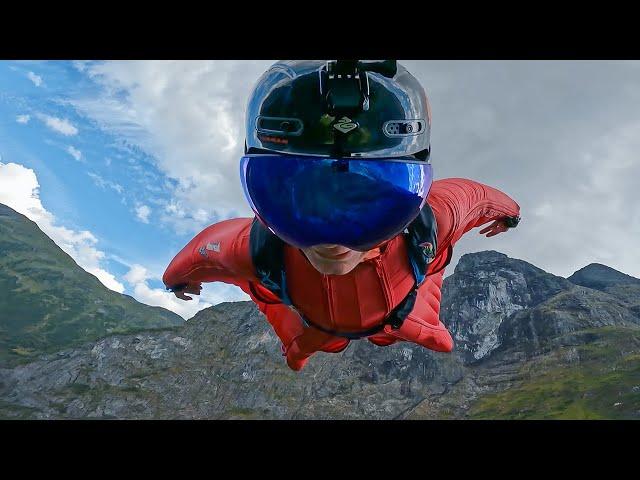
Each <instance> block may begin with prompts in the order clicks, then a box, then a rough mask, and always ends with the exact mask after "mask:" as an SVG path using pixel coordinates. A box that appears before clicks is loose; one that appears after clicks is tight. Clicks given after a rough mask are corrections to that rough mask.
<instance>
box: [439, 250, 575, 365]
mask: <svg viewBox="0 0 640 480" xmlns="http://www.w3.org/2000/svg"><path fill="white" fill-rule="evenodd" d="M571 288H572V284H571V283H570V282H569V281H567V280H566V279H564V278H561V277H556V276H555V275H551V274H550V273H547V272H545V271H544V270H541V269H539V268H537V267H534V266H533V265H531V264H529V263H527V262H524V261H522V260H517V259H513V258H509V257H507V256H506V255H504V254H502V253H498V252H494V251H488V252H482V253H480V254H467V255H463V256H462V257H461V258H460V261H459V262H458V265H457V266H456V269H455V272H454V273H453V275H450V276H449V277H447V278H446V279H445V282H444V285H443V291H442V299H443V300H442V306H441V316H442V318H443V321H444V322H445V323H446V325H447V326H448V327H449V328H450V330H451V333H452V335H453V337H454V340H455V342H456V349H457V351H459V352H460V353H461V354H462V357H463V359H464V361H465V363H467V364H471V363H474V362H477V361H480V360H482V359H483V358H485V357H486V356H487V355H489V354H490V353H491V352H492V351H493V350H495V349H496V348H498V347H499V346H500V343H501V341H502V340H501V337H500V335H499V330H500V327H501V325H502V323H503V322H504V321H505V319H507V318H509V317H510V316H512V315H515V314H517V313H518V312H521V311H523V310H526V309H529V308H531V307H534V306H536V305H538V304H540V303H542V302H544V301H545V300H547V299H549V298H551V297H552V296H554V295H556V294H558V293H560V292H562V291H565V290H569V289H571Z"/></svg>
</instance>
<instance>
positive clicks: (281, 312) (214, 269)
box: [162, 218, 302, 351]
mask: <svg viewBox="0 0 640 480" xmlns="http://www.w3.org/2000/svg"><path fill="white" fill-rule="evenodd" d="M250 231H251V219H245V218H238V219H231V220H225V221H222V222H219V223H216V224H214V225H211V226H209V227H207V228H206V229H204V230H203V231H202V232H200V233H199V234H198V235H196V236H195V237H194V238H193V239H192V240H191V241H190V242H189V243H188V244H187V245H186V246H185V247H184V248H183V249H182V250H181V251H180V252H179V253H178V254H177V255H176V256H175V258H174V259H173V260H172V261H171V263H170V264H169V266H168V267H167V269H166V271H165V273H164V275H163V278H162V280H163V282H164V284H165V285H166V287H167V288H168V289H171V290H179V289H181V288H184V287H185V286H193V285H200V284H201V283H202V282H225V283H230V284H233V285H236V286H238V287H240V288H241V289H242V290H243V291H244V292H245V293H246V294H248V295H249V297H250V298H251V300H253V302H254V303H255V304H256V305H257V306H258V309H259V310H260V311H261V312H262V313H263V314H264V315H265V317H266V318H267V321H268V322H269V324H270V325H271V327H272V328H273V330H274V331H275V333H276V334H277V335H278V337H279V338H280V340H281V341H282V344H283V350H285V351H286V349H287V348H288V347H289V345H290V344H291V342H292V341H293V339H294V338H296V337H297V336H299V335H300V334H301V333H302V323H301V321H300V317H299V316H298V314H297V313H295V312H293V311H291V310H290V309H289V308H288V307H287V306H285V305H283V304H282V303H281V302H280V300H279V299H278V298H276V297H275V296H274V295H273V294H271V292H269V291H268V290H267V289H265V288H263V287H262V286H260V282H259V281H258V279H257V277H256V275H255V271H254V267H253V264H252V262H251V255H250V253H249V240H250V238H249V235H250Z"/></svg>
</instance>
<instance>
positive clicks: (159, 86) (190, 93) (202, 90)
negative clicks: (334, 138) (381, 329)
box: [72, 61, 640, 276]
mask: <svg viewBox="0 0 640 480" xmlns="http://www.w3.org/2000/svg"><path fill="white" fill-rule="evenodd" d="M271 63H272V62H270V61H258V62H255V61H214V62H199V61H192V62H185V61H177V62H172V61H144V62H131V61H126V62H119V61H117V62H98V63H92V64H85V65H82V71H83V72H84V73H85V74H86V75H88V76H89V77H91V78H93V79H94V80H95V81H96V82H98V83H99V84H100V85H101V86H102V87H103V90H104V92H103V95H102V96H101V97H99V98H84V99H75V100H74V101H73V102H72V103H73V104H74V105H75V106H76V108H77V110H78V111H79V112H80V113H83V114H85V115H87V116H89V117H91V118H92V119H94V120H96V121H97V122H98V124H99V125H101V126H102V127H103V128H104V129H106V130H108V131H111V132H113V133H116V134H117V135H119V136H121V137H123V138H125V139H126V140H127V142H129V145H134V146H137V147H139V148H141V149H143V150H144V151H145V152H147V153H150V154H152V155H154V157H155V159H156V161H157V166H158V168H159V169H160V170H161V171H162V172H163V173H164V174H166V175H167V176H168V177H170V178H172V179H174V180H176V185H177V186H176V187H175V190H174V194H173V198H172V200H171V202H169V203H168V204H167V205H166V207H165V208H162V207H159V208H158V217H159V219H160V221H162V222H164V223H166V224H170V225H171V226H173V227H175V229H176V231H177V232H179V233H184V232H187V231H189V232H191V231H193V232H196V231H198V229H200V228H202V227H203V226H205V225H206V223H208V222H212V221H218V220H220V219H223V218H228V217H230V216H245V215H247V216H251V215H252V212H251V210H250V208H249V206H248V205H247V202H246V200H245V198H244V195H243V193H242V189H241V186H240V181H239V178H238V160H239V157H240V156H241V155H242V147H243V145H242V139H243V137H244V114H245V106H246V100H247V97H248V95H249V93H250V91H251V88H252V86H253V84H254V83H255V81H256V80H257V79H258V77H259V76H260V74H261V73H262V72H263V71H264V70H266V68H267V67H268V66H269V65H270V64H271ZM401 63H403V64H404V65H405V66H406V67H407V68H408V69H409V71H410V72H411V73H413V74H414V75H415V76H416V77H417V78H418V79H419V80H420V81H421V83H422V84H423V85H424V86H425V89H426V90H427V93H428V95H429V98H430V101H431V106H432V111H433V131H432V144H433V146H434V150H433V152H434V154H433V156H432V163H433V165H434V171H435V174H436V178H446V177H466V178H471V179H475V180H478V181H480V182H482V183H486V184H488V185H491V186H495V187H496V188H499V189H501V190H503V191H505V192H506V193H508V194H509V195H511V196H512V197H513V198H514V199H515V200H516V201H517V202H518V203H519V204H520V206H521V207H522V215H523V221H522V223H521V224H520V225H519V226H518V228H517V229H516V230H514V231H513V232H509V233H508V234H505V235H499V236H497V237H493V238H491V239H486V238H484V237H481V236H479V235H478V234H477V233H475V232H470V233H469V234H468V235H466V236H465V237H463V239H462V240H461V241H460V242H459V243H458V245H457V246H456V249H455V253H454V259H453V262H452V264H455V263H456V261H457V259H458V258H459V257H460V255H462V254H463V253H466V252H468V251H477V250H485V249H496V250H500V251H503V252H505V253H507V254H508V255H510V256H514V257H517V258H522V259H525V260H527V261H530V262H531V263H534V264H536V265H538V266H540V267H541V268H544V269H546V270H548V271H550V272H552V273H555V274H559V275H569V274H571V273H572V272H573V271H575V270H577V269H578V268H581V267H582V266H584V265H586V264H588V263H590V262H601V263H608V264H609V265H611V266H612V267H613V268H617V269H619V270H622V271H625V272H627V273H630V274H632V275H635V276H640V258H638V255H640V250H639V249H638V248H637V238H640V211H637V209H635V207H634V206H635V205H638V204H640V198H639V196H638V195H640V189H638V188H637V178H640V172H638V168H640V167H639V166H640V162H639V161H638V160H637V151H638V148H639V147H640V145H637V143H638V142H637V141H636V140H635V139H637V138H640V132H638V129H637V118H638V116H637V108H636V105H637V102H638V101H640V87H639V85H640V77H639V75H640V68H638V66H640V62H637V61H633V62H609V61H607V62H604V61H602V62H590V61H562V62H547V61H518V62H511V61H406V62H405V61H402V62H401ZM634 182H635V184H634ZM212 205H215V207H212ZM199 210H202V211H203V212H204V214H202V212H199ZM451 270H452V269H449V271H451Z"/></svg>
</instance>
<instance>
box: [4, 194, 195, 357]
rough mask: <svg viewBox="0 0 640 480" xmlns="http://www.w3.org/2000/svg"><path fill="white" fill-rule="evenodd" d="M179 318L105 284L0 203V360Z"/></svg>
mask: <svg viewBox="0 0 640 480" xmlns="http://www.w3.org/2000/svg"><path fill="white" fill-rule="evenodd" d="M182 323H183V320H182V318H181V317H179V316H178V315H176V314H174V313H173V312H170V311H168V310H165V309H163V308H158V307H149V306H147V305H143V304H141V303H139V302H137V301H136V300H134V299H133V298H131V297H129V296H127V295H121V294H119V293H116V292H113V291H111V290H109V289H107V288H106V287H104V286H103V285H102V283H100V281H99V280H98V279H97V278H96V277H95V276H93V275H91V274H89V273H87V272H85V271H84V270H82V269H81V268H80V267H79V266H78V265H77V264H76V263H75V262H74V261H73V259H72V258H71V257H70V256H69V255H67V254H66V253H64V252H63V251H62V250H61V249H60V248H58V246H57V245H56V244H55V243H54V242H53V241H52V240H51V239H49V238H48V237H47V236H46V235H45V234H44V233H43V232H42V231H41V230H40V229H39V228H38V226H37V225H36V224H35V223H33V222H31V221H30V220H28V219H27V218H26V217H24V216H22V215H20V214H18V213H16V212H14V211H13V210H11V209H9V208H8V207H5V206H4V205H0V365H2V364H7V363H14V362H17V361H24V360H28V359H29V358H31V357H33V356H35V355H38V354H40V353H44V352H53V351H56V350H59V349H61V348H66V347H69V346H73V345H77V344H80V343H83V342H85V341H88V340H94V339H97V338H99V337H101V336H104V335H108V334H112V333H125V332H129V331H131V330H138V329H147V328H161V327H168V326H174V325H180V324H182Z"/></svg>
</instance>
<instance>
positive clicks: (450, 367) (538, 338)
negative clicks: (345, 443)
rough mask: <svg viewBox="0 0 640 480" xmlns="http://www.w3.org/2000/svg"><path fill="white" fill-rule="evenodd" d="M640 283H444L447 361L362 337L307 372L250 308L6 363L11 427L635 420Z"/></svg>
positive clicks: (498, 259)
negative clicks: (147, 421)
mask: <svg viewBox="0 0 640 480" xmlns="http://www.w3.org/2000/svg"><path fill="white" fill-rule="evenodd" d="M634 289H635V286H634V285H633V284H629V283H623V284H614V285H608V286H607V287H606V288H605V291H599V290H594V289H592V288H588V287H584V286H578V285H575V284H573V283H571V282H569V281H567V280H566V279H563V278H560V277H556V276H554V275H551V274H548V273H546V272H544V271H542V270H540V269H538V268H536V267H534V266H533V265H530V264H528V263H526V262H523V261H521V260H516V259H511V258H509V257H507V256H505V255H503V254H500V253H497V252H480V253H475V254H469V255H465V256H464V257H462V259H461V261H460V263H459V265H458V266H457V268H456V270H455V273H454V274H453V275H451V276H450V277H448V278H447V279H446V280H445V288H444V292H443V310H442V319H443V322H444V323H445V324H447V325H448V326H450V327H451V329H452V330H453V332H454V334H455V336H456V346H455V350H454V352H453V353H451V354H445V353H437V352H432V351H429V350H426V349H424V348H421V347H419V346H417V345H413V344H407V343H399V344H396V345H392V346H390V347H376V346H373V345H371V344H370V343H369V342H366V341H357V342H352V343H351V345H350V346H349V347H348V348H347V349H346V350H345V351H344V352H342V353H340V354H324V353H319V354H317V355H315V356H314V357H312V359H311V360H310V362H309V363H308V364H307V366H306V367H305V368H304V370H302V371H301V372H293V371H291V370H289V369H288V368H287V367H286V364H285V362H284V359H283V358H282V356H281V352H280V348H279V342H278V341H277V339H276V337H275V335H274V334H273V333H272V332H271V330H270V327H269V325H268V323H267V322H266V320H265V319H264V317H263V315H262V314H261V313H260V312H259V311H258V310H257V308H256V307H255V306H254V305H253V304H252V303H250V302H236V303H223V304H220V305H217V306H215V307H212V308H209V309H206V310H203V311H202V312H200V313H198V315H196V316H195V317H194V318H193V319H191V320H189V321H188V322H186V324H184V325H183V326H180V327H171V328H166V329H162V330H154V331H142V332H137V333H131V334H121V335H112V336H109V337H106V338H103V339H101V340H98V341H94V342H88V343H85V344H84V345H82V346H81V347H75V348H67V349H64V350H61V351H59V352H58V353H53V354H47V355H44V356H40V357H39V358H38V359H37V360H35V361H32V362H30V363H28V364H25V365H19V366H16V367H14V368H5V369H0V417H2V418H212V419H216V418H313V419H327V418H332V419H333V418H335V419H348V418H375V419H390V418H407V419H425V418H636V419H637V418H640V316H639V315H638V313H637V312H636V311H635V310H634V308H633V307H634V306H636V305H637V294H636V290H634Z"/></svg>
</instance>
